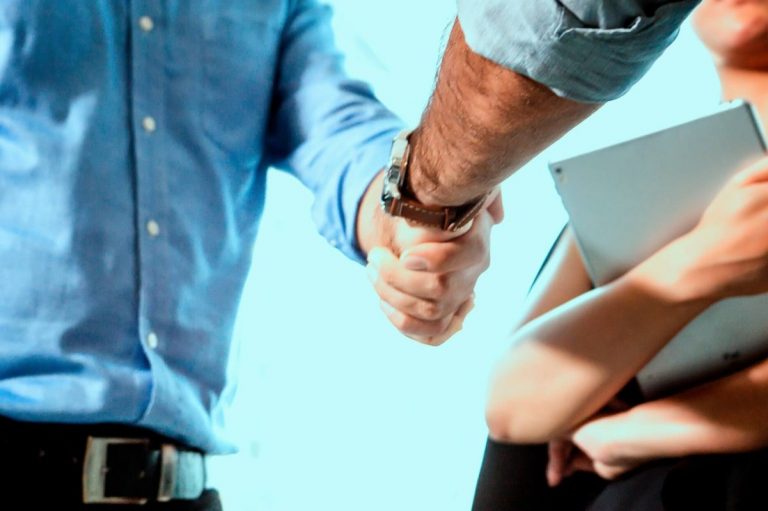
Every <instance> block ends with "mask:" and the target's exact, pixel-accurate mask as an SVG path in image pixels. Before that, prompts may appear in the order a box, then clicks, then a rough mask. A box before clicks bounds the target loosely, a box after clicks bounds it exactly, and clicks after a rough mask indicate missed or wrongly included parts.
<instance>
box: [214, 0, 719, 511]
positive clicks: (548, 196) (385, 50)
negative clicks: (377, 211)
mask: <svg viewBox="0 0 768 511" xmlns="http://www.w3.org/2000/svg"><path fill="white" fill-rule="evenodd" d="M331 3H332V4H334V5H335V7H336V12H337V16H336V24H337V34H338V38H339V43H340V44H341V45H342V47H343V48H344V49H345V50H346V51H347V52H348V55H349V58H348V68H349V69H350V71H351V72H352V73H353V74H356V75H358V76H362V77H364V78H366V79H367V80H369V81H370V82H371V83H373V84H374V88H375V90H376V91H377V94H378V95H379V96H380V97H381V98H382V100H383V101H384V102H385V103H386V104H388V105H389V106H390V107H391V108H392V109H394V110H395V111H396V112H397V113H398V114H399V115H401V116H402V117H403V118H404V119H405V120H406V121H407V122H409V123H410V124H415V123H416V122H417V121H418V118H419V116H420V113H421V111H422V109H423V106H424V104H425V103H426V100H427V99H428V96H429V92H430V90H431V88H432V83H433V79H434V75H435V71H436V64H437V62H438V54H439V49H440V42H441V39H442V38H443V34H444V33H445V31H446V26H447V25H448V24H449V22H450V21H451V20H452V18H453V15H454V3H453V1H452V0H421V1H418V2H417V1H413V0H411V1H406V0H388V1H366V2H361V1H359V0H357V1H355V0H334V1H332V2H331ZM717 101H718V88H717V84H716V81H715V78H714V73H713V71H712V69H711V66H710V64H709V63H708V59H707V57H706V54H705V53H704V52H703V51H702V49H701V48H700V47H699V46H698V44H697V42H696V41H695V38H694V37H693V36H692V35H691V33H690V30H689V29H687V28H686V29H685V31H684V33H683V35H682V36H681V38H680V39H679V41H678V43H676V45H675V46H674V47H673V49H672V50H670V51H669V52H668V53H667V55H666V56H665V57H664V58H663V59H662V60H661V61H660V62H659V63H658V64H657V66H656V67H655V68H654V69H653V70H652V71H651V73H650V74H649V75H648V77H647V78H646V79H644V80H643V82H641V83H640V84H639V85H638V86H637V87H636V88H635V89H634V90H633V92H632V93H630V94H629V95H627V97H625V98H623V99H622V100H620V101H617V102H615V103H613V104H611V105H608V106H607V107H605V108H604V109H603V110H601V111H600V112H599V113H598V114H596V115H595V116H594V117H593V118H592V119H590V120H589V121H587V122H586V123H584V124H583V125H582V126H581V127H579V128H577V129H576V130H574V132H573V133H571V134H570V135H569V136H567V137H566V138H565V139H563V140H562V141H561V142H560V143H558V144H556V146H555V147H553V148H552V149H551V150H549V151H547V153H545V154H544V155H542V156H541V157H540V158H538V159H537V160H535V161H534V162H532V163H531V164H530V165H528V166H527V167H526V168H525V169H523V170H522V171H520V172H518V173H517V174H515V175H514V176H513V177H512V178H511V179H509V180H508V181H507V182H506V183H505V185H504V194H505V205H506V211H507V219H506V221H505V223H504V224H502V225H501V226H499V227H497V228H496V230H495V233H494V239H493V248H492V267H491V269H490V270H489V271H488V272H487V273H486V274H485V275H484V276H483V277H482V278H481V281H480V282H479V284H478V288H477V306H476V309H475V310H474V311H473V313H472V314H471V315H470V316H469V318H468V319H467V321H466V324H465V329H464V330H463V331H462V332H461V333H460V334H459V335H457V336H456V337H455V338H454V339H452V340H451V341H450V342H449V343H448V344H447V345H445V346H443V347H440V348H430V347H424V346H420V345H418V344H416V343H414V342H412V341H410V340H407V339H405V338H403V337H401V336H399V335H398V334H397V333H396V332H395V330H394V329H393V328H392V327H390V326H389V324H388V323H387V321H386V320H385V319H384V317H383V315H382V314H381V313H380V312H379V309H378V304H377V298H376V296H375V295H374V293H373V291H372V290H371V289H370V286H369V283H368V281H367V279H366V276H365V271H364V270H363V268H361V267H358V266H357V265H355V264H352V263H350V262H349V261H347V260H346V259H345V258H344V257H343V256H342V255H340V254H339V253H337V252H335V251H334V250H333V249H332V248H331V247H330V246H329V245H328V244H327V243H326V242H325V241H324V240H323V239H322V238H320V237H319V235H318V234H317V233H316V231H315V229H314V226H313V225H312V223H311V221H310V218H309V207H310V204H311V196H310V195H309V193H308V192H306V191H305V190H303V189H302V188H300V187H299V186H298V185H297V184H296V183H295V182H294V181H293V180H292V179H291V178H289V177H287V176H285V175H282V174H280V173H273V175H272V177H271V178H270V183H269V186H270V191H269V194H268V196H269V197H268V202H267V208H266V212H265V214H264V219H263V224H262V229H261V233H260V236H259V241H258V243H257V246H256V248H255V252H254V254H255V255H254V262H253V269H252V272H251V276H250V278H249V281H248V284H247V287H246V291H245V293H244V296H243V302H242V307H241V314H240V319H239V322H238V325H237V329H236V342H237V343H238V345H239V347H240V351H241V354H240V357H239V359H238V363H239V370H240V373H241V378H240V382H241V383H240V388H239V392H238V395H237V399H236V405H235V407H234V409H233V410H232V412H231V413H230V414H229V420H230V428H231V431H232V434H233V436H234V437H235V438H236V440H237V441H238V443H239V445H240V446H241V448H240V449H241V450H240V453H239V454H238V455H235V456H228V457H222V458H220V459H216V460H214V462H213V463H212V467H211V478H212V482H213V484H214V485H216V486H217V487H218V488H219V489H220V490H221V491H222V493H223V496H224V501H225V509H227V511H246V510H248V511H300V510H334V511H347V510H348V511H360V510H365V511H394V510H397V511H417V510H418V511H424V510H441V511H465V510H467V509H469V506H470V502H471V498H472V492H473V488H474V483H475V478H476V474H477V470H478V467H479V463H480V459H481V456H482V449H483V446H484V442H485V434H486V432H485V425H484V422H483V400H484V393H485V386H486V381H487V375H488V372H489V370H490V368H491V366H492V363H493V361H494V359H495V358H496V357H497V356H498V354H499V353H500V351H501V350H503V349H504V345H505V341H504V335H505V333H506V332H507V331H508V329H509V327H510V325H511V324H512V323H513V321H514V319H515V317H516V316H517V314H518V312H517V311H518V310H519V306H520V303H521V301H522V299H523V297H524V295H525V291H526V289H527V287H528V285H529V283H530V280H531V278H532V276H533V274H534V272H535V270H536V268H537V266H538V264H539V262H540V260H541V259H542V257H543V255H544V254H545V253H546V251H547V250H548V248H549V245H550V243H551V242H552V240H553V238H554V236H555V235H556V233H557V232H558V231H559V229H560V227H561V226H562V224H563V222H564V221H565V215H564V213H563V211H562V208H561V206H560V202H559V199H558V197H557V196H556V194H555V193H554V191H553V188H552V186H551V184H550V180H549V176H548V174H547V172H546V161H547V160H549V159H554V158H558V157H561V156H566V155H570V154H575V153H577V152H581V151H586V150H588V149H592V148H595V147H598V146H602V145H606V144H608V143H612V142H616V141H619V140H621V139H624V138H627V137H631V136H635V135H639V134H642V133H645V132H648V131H651V130H653V129H656V128H661V127H663V126H666V125H670V124H672V123H674V122H677V121H681V120H684V119H686V118H688V117H691V116H693V115H696V114H698V113H701V112H703V111H705V110H707V109H710V108H712V107H713V106H714V105H715V104H716V103H717ZM296 204H299V205H305V206H306V207H305V208H304V209H306V210H307V214H306V215H304V216H301V215H297V214H296V213H295V211H296V210H301V207H296ZM289 205H290V207H289Z"/></svg>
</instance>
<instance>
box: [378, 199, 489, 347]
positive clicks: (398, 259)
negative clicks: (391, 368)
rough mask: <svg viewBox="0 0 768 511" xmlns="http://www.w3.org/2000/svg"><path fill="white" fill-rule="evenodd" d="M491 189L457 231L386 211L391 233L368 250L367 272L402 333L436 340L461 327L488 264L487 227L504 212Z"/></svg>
mask: <svg viewBox="0 0 768 511" xmlns="http://www.w3.org/2000/svg"><path fill="white" fill-rule="evenodd" d="M503 215H504V214H503V207H502V203H501V195H500V193H499V192H498V190H496V191H495V192H494V193H492V194H491V196H490V197H489V198H488V199H487V201H486V206H485V207H484V208H483V210H482V211H481V212H480V213H479V214H478V216H477V217H476V218H475V219H474V220H473V221H472V222H471V223H470V224H468V225H467V226H465V228H464V229H462V230H461V231H459V232H455V233H449V232H444V231H439V230H436V229H427V228H423V227H419V226H416V225H413V224H411V223H409V222H408V221H406V220H403V219H400V218H393V217H387V218H386V219H385V220H384V222H386V223H387V224H388V225H387V226H385V227H384V229H385V230H387V231H388V232H389V233H390V235H389V236H387V237H386V238H387V239H385V240H384V243H382V244H383V245H386V246H377V247H375V248H373V249H371V250H370V251H369V253H368V266H367V271H368V276H369V279H370V280H371V283H372V284H373V286H374V289H375V290H376V292H377V293H378V295H379V298H380V299H381V302H380V303H381V308H382V310H383V311H384V313H385V314H386V316H387V318H388V319H389V321H390V322H391V323H392V324H393V325H394V326H395V327H396V328H397V329H398V330H400V331H401V332H402V333H404V334H405V335H407V336H409V337H411V338H413V339H415V340H417V341H419V342H422V343H425V344H430V345H439V344H442V343H443V342H445V341H446V340H447V339H448V338H449V337H451V336H452V335H453V334H454V333H456V332H457V331H458V330H460V329H461V325H462V322H463V320H464V317H465V316H466V314H467V313H468V312H469V311H470V310H471V308H472V306H473V297H474V288H475V283H476V282H477V279H478V277H479V276H480V274H481V273H482V272H483V271H485V270H486V269H487V268H488V265H489V264H490V255H489V251H490V231H491V227H492V226H493V225H494V224H497V223H499V222H500V221H501V220H502V218H503Z"/></svg>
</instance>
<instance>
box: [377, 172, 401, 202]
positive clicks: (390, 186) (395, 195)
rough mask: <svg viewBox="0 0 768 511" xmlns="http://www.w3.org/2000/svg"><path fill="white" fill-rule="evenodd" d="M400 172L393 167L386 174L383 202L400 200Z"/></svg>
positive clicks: (382, 195) (382, 191) (382, 194)
mask: <svg viewBox="0 0 768 511" xmlns="http://www.w3.org/2000/svg"><path fill="white" fill-rule="evenodd" d="M399 184H400V172H399V169H398V168H397V167H395V166H391V167H389V168H388V169H387V172H386V173H385V174H384V186H383V188H382V190H381V200H382V201H384V200H392V199H399V198H400V188H399Z"/></svg>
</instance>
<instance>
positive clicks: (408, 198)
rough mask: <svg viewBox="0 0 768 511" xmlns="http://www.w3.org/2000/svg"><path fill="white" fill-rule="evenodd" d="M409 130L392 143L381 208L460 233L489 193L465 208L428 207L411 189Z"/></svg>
mask: <svg viewBox="0 0 768 511" xmlns="http://www.w3.org/2000/svg"><path fill="white" fill-rule="evenodd" d="M409 136H410V132H409V131H402V132H400V133H399V134H398V135H397V136H396V137H395V139H394V140H393V143H392V152H391V154H390V161H389V166H388V167H387V170H386V172H385V173H384V180H383V187H382V192H381V205H382V207H383V208H384V211H385V212H387V213H388V214H390V215H392V216H399V217H402V218H405V219H407V220H409V221H411V222H413V223H416V224H419V225H424V226H427V227H432V228H436V229H441V230H444V231H457V230H459V229H461V228H462V227H464V226H465V225H467V224H468V223H469V222H470V221H472V219H473V218H475V216H476V215H477V214H478V212H480V210H481V209H482V207H483V205H484V204H485V200H486V199H487V198H488V194H489V193H490V192H488V193H486V194H483V195H482V196H481V197H478V198H477V199H475V200H473V201H471V202H468V203H467V204H463V205H461V206H445V207H440V206H425V205H424V204H421V203H420V202H419V201H418V200H417V199H416V198H415V196H414V194H413V193H412V192H411V190H408V180H407V179H406V175H407V173H408V164H409V157H410V145H409V144H408V137H409Z"/></svg>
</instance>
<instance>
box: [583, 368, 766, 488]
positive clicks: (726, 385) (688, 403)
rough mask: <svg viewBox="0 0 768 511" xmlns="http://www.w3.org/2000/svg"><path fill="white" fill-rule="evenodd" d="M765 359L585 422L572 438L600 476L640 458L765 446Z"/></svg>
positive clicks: (619, 470) (636, 462) (613, 473)
mask: <svg viewBox="0 0 768 511" xmlns="http://www.w3.org/2000/svg"><path fill="white" fill-rule="evenodd" d="M766 403H768V360H764V361H762V362H760V363H757V364H755V365H753V366H751V367H748V368H746V369H743V370H741V371H739V372H737V373H735V374H733V375H730V376H727V377H725V378H721V379H718V380H715V381H713V382H711V383H708V384H706V385H701V386H699V387H696V388H693V389H690V390H687V391H685V392H682V393H680V394H677V395H674V396H671V397H668V398H664V399H660V400H657V401H651V402H648V403H644V404H642V405H639V406H636V407H634V408H632V409H630V410H628V411H626V412H623V413H619V414H616V415H611V416H607V417H604V418H599V419H596V420H593V421H589V422H587V423H586V424H584V425H583V426H581V427H580V428H579V429H577V430H576V432H575V433H574V435H573V440H574V442H575V443H576V445H578V446H579V448H581V449H582V450H583V451H584V452H585V453H586V454H587V455H588V456H589V457H590V458H591V460H592V462H593V464H594V466H593V468H594V469H595V470H597V472H598V473H599V474H600V475H602V476H603V477H607V478H613V477H616V476H618V475H620V474H621V473H623V472H624V471H626V470H628V469H631V468H634V467H635V466H637V465H639V464H642V463H643V462H646V461H649V460H653V459H658V458H671V457H679V456H688V455H695V454H709V453H727V452H743V451H750V450H756V449H761V448H763V447H766V446H768V429H766V427H765V425H766V424H768V406H766Z"/></svg>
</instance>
